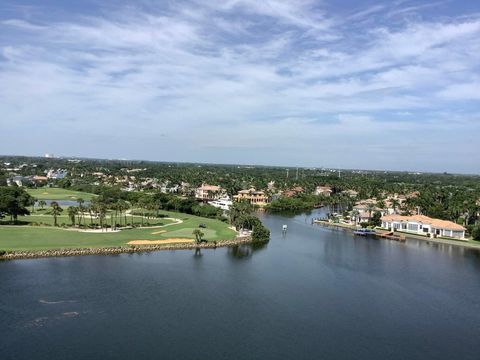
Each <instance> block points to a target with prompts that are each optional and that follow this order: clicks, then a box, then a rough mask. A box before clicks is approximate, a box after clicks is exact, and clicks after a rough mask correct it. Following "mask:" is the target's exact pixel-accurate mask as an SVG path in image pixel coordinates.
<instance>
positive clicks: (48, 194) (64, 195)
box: [26, 188, 96, 201]
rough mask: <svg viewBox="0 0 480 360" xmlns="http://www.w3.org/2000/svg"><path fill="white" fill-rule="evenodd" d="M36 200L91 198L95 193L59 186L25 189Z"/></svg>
mask: <svg viewBox="0 0 480 360" xmlns="http://www.w3.org/2000/svg"><path fill="white" fill-rule="evenodd" d="M26 190H27V192H28V193H29V194H30V195H32V196H33V197H34V198H35V199H37V200H73V201H75V200H77V199H79V198H82V199H83V200H92V198H94V197H95V196H96V195H95V194H90V193H86V192H81V191H73V190H67V189H61V188H38V189H26Z"/></svg>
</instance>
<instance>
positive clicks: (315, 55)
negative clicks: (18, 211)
mask: <svg viewBox="0 0 480 360" xmlns="http://www.w3.org/2000/svg"><path fill="white" fill-rule="evenodd" d="M45 153H54V154H56V155H59V156H82V157H95V158H126V159H146V160H158V161H182V162H208V163H237V164H263V165H281V166H307V167H322V166H323V167H334V168H354V169H386V170H408V171H435V172H437V171H438V172H443V171H447V172H458V173H477V174H478V173H480V1H476V0H475V1H474V0H472V1H442V0H440V1H409V0H398V1H385V2H380V1H366V0H360V1H354V0H348V1H346V0H343V1H342V0H324V1H322V0H319V1H313V0H312V1H310V0H298V1H296V0H290V1H282V0H263V1H258V0H224V1H216V0H190V1H154V0H137V1H113V0H102V1H96V0H95V1H94V0H84V1H65V0H62V1H60V0H44V1H38V0H35V1H32V0H31V1H28V0H22V1H12V0H2V1H1V2H0V154H19V155H20V154H21V155H43V154H45Z"/></svg>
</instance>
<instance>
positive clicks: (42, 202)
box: [38, 200, 47, 210]
mask: <svg viewBox="0 0 480 360" xmlns="http://www.w3.org/2000/svg"><path fill="white" fill-rule="evenodd" d="M46 205H47V203H46V201H45V200H40V201H39V202H38V206H40V209H42V210H43V208H44V207H45V206H46Z"/></svg>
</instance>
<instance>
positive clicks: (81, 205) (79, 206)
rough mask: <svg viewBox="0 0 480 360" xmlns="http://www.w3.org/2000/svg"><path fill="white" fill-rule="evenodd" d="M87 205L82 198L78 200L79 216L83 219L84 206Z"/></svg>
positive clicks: (79, 222) (79, 221)
mask: <svg viewBox="0 0 480 360" xmlns="http://www.w3.org/2000/svg"><path fill="white" fill-rule="evenodd" d="M84 203H85V200H83V199H82V198H81V197H80V198H78V199H77V204H78V211H77V212H78V214H79V216H81V217H83V211H84V208H83V204H84ZM84 223H85V222H84ZM78 225H81V218H79V219H78Z"/></svg>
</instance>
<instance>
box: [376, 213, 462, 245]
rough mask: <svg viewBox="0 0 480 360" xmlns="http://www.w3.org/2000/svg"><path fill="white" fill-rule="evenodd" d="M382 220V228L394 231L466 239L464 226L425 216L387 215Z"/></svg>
mask: <svg viewBox="0 0 480 360" xmlns="http://www.w3.org/2000/svg"><path fill="white" fill-rule="evenodd" d="M381 220H382V227H383V228H384V229H388V230H392V231H394V230H397V231H403V232H406V233H411V234H417V235H426V236H431V237H433V236H435V237H436V236H438V237H447V238H455V239H464V238H465V228H464V227H463V226H462V225H459V224H456V223H454V222H452V221H448V220H440V219H434V218H431V217H428V216H425V215H413V216H402V215H385V216H382V218H381Z"/></svg>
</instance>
